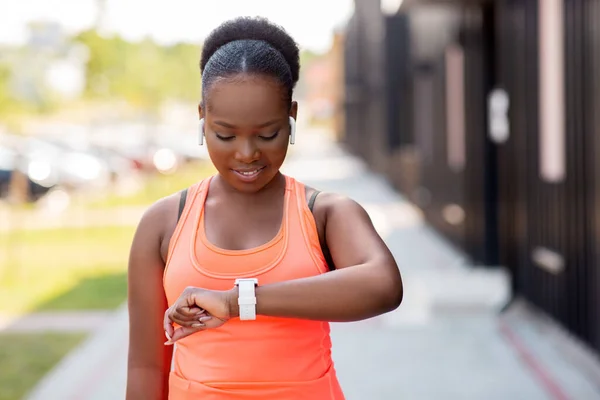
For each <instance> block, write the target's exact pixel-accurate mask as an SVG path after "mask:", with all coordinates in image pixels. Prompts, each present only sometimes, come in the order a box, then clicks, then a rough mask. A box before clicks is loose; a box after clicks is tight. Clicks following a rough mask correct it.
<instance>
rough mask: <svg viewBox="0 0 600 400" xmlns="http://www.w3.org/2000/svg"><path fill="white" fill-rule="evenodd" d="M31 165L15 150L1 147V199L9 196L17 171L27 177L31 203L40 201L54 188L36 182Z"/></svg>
mask: <svg viewBox="0 0 600 400" xmlns="http://www.w3.org/2000/svg"><path fill="white" fill-rule="evenodd" d="M30 165H31V164H30V162H29V160H27V158H25V157H20V156H19V154H18V152H17V151H16V150H15V149H13V148H10V147H7V146H2V145H0V199H6V198H7V197H8V196H9V193H10V185H11V181H12V178H13V174H14V173H15V172H16V171H19V172H21V173H23V175H25V176H26V177H27V185H28V196H29V198H28V200H29V201H36V200H38V199H39V198H41V197H42V196H43V195H45V194H46V193H48V192H49V191H50V190H51V189H52V188H53V187H54V185H53V184H50V185H44V184H42V183H40V182H37V181H36V180H34V179H33V178H32V177H31V175H30V172H31V171H30V170H31V168H30ZM33 169H35V167H34V168H33Z"/></svg>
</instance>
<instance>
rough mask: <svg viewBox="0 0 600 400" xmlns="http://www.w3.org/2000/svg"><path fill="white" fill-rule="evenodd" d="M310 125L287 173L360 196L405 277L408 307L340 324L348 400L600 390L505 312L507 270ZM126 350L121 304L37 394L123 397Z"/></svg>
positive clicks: (554, 395) (337, 345)
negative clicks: (482, 264)
mask: <svg viewBox="0 0 600 400" xmlns="http://www.w3.org/2000/svg"><path fill="white" fill-rule="evenodd" d="M299 132H300V134H299V135H298V138H297V140H296V142H297V144H296V145H295V146H294V147H293V148H292V151H291V152H290V157H289V160H288V161H287V162H286V164H285V166H284V173H287V174H290V175H292V176H294V177H296V178H297V179H298V180H301V181H303V182H305V183H306V184H308V185H311V186H314V187H316V188H318V189H320V190H325V191H335V192H339V193H344V194H347V195H349V196H351V197H352V198H354V199H355V200H357V201H358V202H359V203H361V204H362V205H363V206H364V207H365V208H366V209H367V210H368V212H369V214H370V215H371V217H372V220H373V222H374V224H375V225H376V227H377V229H378V231H379V232H380V234H381V235H382V237H384V239H385V240H386V242H387V243H388V245H389V246H390V248H391V249H392V251H393V253H394V255H395V257H396V259H397V261H398V264H399V267H400V269H401V271H402V274H403V278H404V282H405V298H404V302H403V304H402V306H401V307H400V308H399V309H398V310H396V311H394V312H392V313H389V314H386V315H383V316H380V317H377V318H373V319H370V320H367V321H361V322H356V323H347V324H333V325H332V336H333V343H334V349H333V354H334V361H335V363H336V368H337V370H338V373H339V378H340V381H341V384H342V387H343V388H344V390H345V392H346V396H347V399H348V400H397V399H415V400H421V399H422V400H430V399H431V400H437V399H450V400H452V399H456V400H465V399H486V400H488V399H492V400H493V399H498V400H504V399H511V400H515V399H523V400H536V399H540V400H541V399H567V398H568V399H578V400H579V399H582V400H587V399H590V400H592V399H600V390H598V387H595V386H594V382H593V379H592V378H591V377H590V376H589V375H585V374H584V373H583V372H582V371H580V370H578V369H577V368H576V367H575V366H574V365H573V364H572V363H571V361H569V360H568V359H566V358H565V357H562V355H561V353H560V351H559V350H557V349H556V347H555V346H552V344H551V342H549V341H548V340H547V338H545V337H544V334H543V333H540V332H539V331H537V330H536V329H531V327H530V326H529V325H528V321H527V320H523V319H517V320H506V319H502V318H499V316H498V315H499V310H500V308H501V307H503V306H504V305H505V304H506V302H507V301H508V299H509V285H510V284H509V278H508V276H507V275H506V273H505V272H504V271H503V270H501V269H473V268H472V267H470V266H469V262H468V259H467V258H466V257H465V256H464V255H463V254H461V253H460V252H459V251H457V250H456V249H454V248H453V247H452V246H450V245H449V244H448V243H447V242H446V241H445V240H443V239H442V238H441V237H440V236H439V235H437V234H436V233H435V232H434V231H433V230H432V229H431V228H429V227H428V226H427V225H426V224H425V223H424V221H423V219H422V217H421V214H420V212H419V210H417V209H415V208H414V207H412V206H411V205H410V204H409V203H407V202H406V201H405V200H404V199H403V198H402V197H401V196H400V195H399V194H397V193H396V192H395V191H394V190H392V188H391V187H390V186H389V185H388V184H387V183H386V182H385V180H384V179H382V178H381V177H379V176H377V175H375V174H373V173H371V172H369V171H368V170H367V169H366V168H365V167H364V165H363V164H362V163H361V162H360V161H358V160H356V159H355V158H353V157H352V156H350V155H348V154H347V153H346V152H344V151H343V149H342V148H340V147H339V146H337V145H336V144H334V143H333V141H332V140H331V139H330V138H329V137H328V135H327V132H326V131H317V130H315V129H312V130H311V129H302V127H300V126H299ZM126 355H127V313H126V309H125V308H121V309H120V310H118V311H117V312H116V313H115V315H114V317H113V319H112V321H111V322H110V323H109V324H107V325H106V326H104V327H102V329H101V330H99V331H98V332H97V333H96V334H95V335H93V336H92V337H91V338H90V339H89V340H88V341H87V342H86V343H84V344H83V345H82V346H81V347H80V348H79V349H77V350H76V351H74V352H73V353H72V354H70V355H69V356H68V357H67V358H65V359H64V360H63V361H62V362H61V364H59V365H58V366H57V367H56V368H55V369H54V370H53V371H52V372H51V373H50V374H49V375H48V376H47V377H46V378H45V379H44V380H43V381H42V382H40V384H39V385H38V386H37V387H36V388H35V389H34V390H33V391H32V393H31V395H30V396H29V398H28V399H29V400H42V399H43V400H53V399H61V400H62V399H64V400H71V399H73V400H75V399H77V400H79V399H91V400H105V399H106V400H108V399H110V400H113V399H115V400H118V399H123V398H124V387H125V372H126ZM84 394H85V395H84Z"/></svg>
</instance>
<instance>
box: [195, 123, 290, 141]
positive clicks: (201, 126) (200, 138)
mask: <svg viewBox="0 0 600 400" xmlns="http://www.w3.org/2000/svg"><path fill="white" fill-rule="evenodd" d="M289 121H290V144H294V143H295V142H296V120H295V119H294V117H290V118H289ZM198 144H200V146H202V145H204V118H200V122H199V123H198Z"/></svg>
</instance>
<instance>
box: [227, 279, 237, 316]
mask: <svg viewBox="0 0 600 400" xmlns="http://www.w3.org/2000/svg"><path fill="white" fill-rule="evenodd" d="M238 297H239V290H238V287H237V286H234V287H233V288H231V289H229V290H228V291H227V308H228V310H229V318H237V317H239V316H240V306H239V305H238Z"/></svg>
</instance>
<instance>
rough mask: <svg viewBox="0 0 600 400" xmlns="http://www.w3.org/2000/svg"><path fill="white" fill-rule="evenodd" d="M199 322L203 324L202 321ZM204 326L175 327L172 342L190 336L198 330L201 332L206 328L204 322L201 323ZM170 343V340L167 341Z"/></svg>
mask: <svg viewBox="0 0 600 400" xmlns="http://www.w3.org/2000/svg"><path fill="white" fill-rule="evenodd" d="M198 324H201V323H200V322H199V323H198ZM201 325H202V326H198V327H186V326H184V327H181V328H177V329H175V333H174V334H173V336H172V338H171V344H172V343H176V342H177V341H178V340H181V339H183V338H185V337H188V336H190V335H192V334H194V333H196V332H200V331H202V330H204V329H206V327H205V326H204V324H201ZM165 344H168V341H167V343H165Z"/></svg>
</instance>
